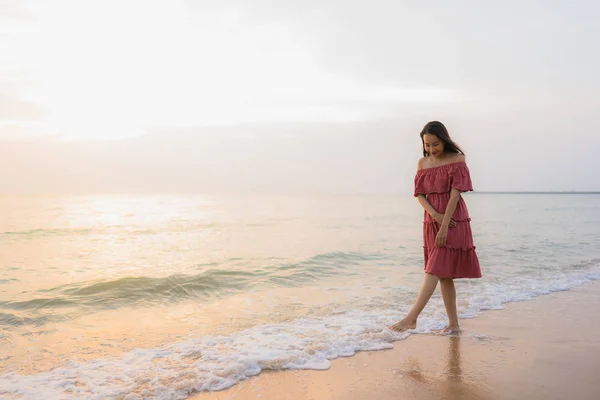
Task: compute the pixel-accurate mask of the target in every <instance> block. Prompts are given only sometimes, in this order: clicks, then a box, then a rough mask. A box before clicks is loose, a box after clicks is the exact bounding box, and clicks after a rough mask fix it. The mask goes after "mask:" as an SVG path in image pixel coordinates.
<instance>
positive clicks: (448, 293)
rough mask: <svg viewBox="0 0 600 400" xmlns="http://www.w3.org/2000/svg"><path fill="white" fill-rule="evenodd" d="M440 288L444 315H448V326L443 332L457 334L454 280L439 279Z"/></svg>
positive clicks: (458, 328)
mask: <svg viewBox="0 0 600 400" xmlns="http://www.w3.org/2000/svg"><path fill="white" fill-rule="evenodd" d="M440 287H441V289H442V299H443V300H444V306H445V307H446V314H448V326H447V327H446V328H445V329H444V331H443V332H445V333H451V332H458V331H459V330H460V327H459V326H458V312H457V311H456V287H455V286H454V279H451V278H441V279H440Z"/></svg>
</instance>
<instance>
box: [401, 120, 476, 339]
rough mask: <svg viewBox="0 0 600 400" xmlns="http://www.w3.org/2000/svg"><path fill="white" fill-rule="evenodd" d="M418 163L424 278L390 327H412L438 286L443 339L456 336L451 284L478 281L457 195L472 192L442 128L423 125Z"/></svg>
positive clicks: (459, 157)
mask: <svg viewBox="0 0 600 400" xmlns="http://www.w3.org/2000/svg"><path fill="white" fill-rule="evenodd" d="M421 141H422V142H423V156H424V157H423V158H421V159H420V160H419V163H418V166H417V174H416V176H415V191H414V195H415V196H416V197H417V198H418V200H419V203H420V204H421V206H423V208H424V210H425V212H424V214H425V218H424V223H423V243H424V251H425V278H424V280H423V284H422V286H421V290H420V292H419V295H418V297H417V300H416V302H415V304H414V306H413V307H412V309H411V310H410V312H409V313H408V315H407V316H406V317H405V318H404V319H403V320H402V321H400V322H398V323H396V324H394V325H392V326H390V329H393V330H395V331H398V332H403V331H405V330H408V329H415V328H416V327H417V318H418V317H419V314H421V311H423V309H424V308H425V305H426V304H427V302H428V301H429V299H430V298H431V295H432V294H433V292H434V291H435V288H436V286H437V283H438V281H440V286H441V289H442V298H443V300H444V306H445V307H446V313H447V314H448V326H447V327H446V328H445V329H444V333H451V332H457V331H459V330H460V328H459V325H458V315H457V311H456V289H455V287H454V279H456V278H481V270H480V267H479V259H478V258H477V253H476V252H475V246H474V245H473V235H472V233H471V225H470V223H469V221H470V220H471V219H470V218H469V212H468V211H467V206H466V204H465V201H464V200H463V198H462V196H461V193H462V192H467V191H471V190H473V187H472V183H471V177H470V174H469V169H468V167H467V164H466V162H465V155H464V153H463V151H462V150H461V149H460V147H458V145H457V144H456V143H454V141H452V139H451V138H450V135H449V134H448V131H447V130H446V127H445V126H444V124H442V123H441V122H438V121H432V122H429V123H427V125H425V127H424V128H423V130H422V131H421Z"/></svg>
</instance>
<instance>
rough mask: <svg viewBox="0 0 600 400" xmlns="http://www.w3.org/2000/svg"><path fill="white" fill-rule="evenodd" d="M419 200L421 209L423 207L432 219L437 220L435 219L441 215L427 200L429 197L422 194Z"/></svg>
mask: <svg viewBox="0 0 600 400" xmlns="http://www.w3.org/2000/svg"><path fill="white" fill-rule="evenodd" d="M417 200H419V204H420V205H421V207H423V208H424V209H425V211H427V213H428V214H429V215H431V217H432V218H434V219H435V217H436V216H437V215H438V214H439V213H438V212H437V211H436V209H435V208H433V206H432V205H431V203H430V202H429V200H427V197H426V196H425V195H424V194H420V195H419V196H418V197H417Z"/></svg>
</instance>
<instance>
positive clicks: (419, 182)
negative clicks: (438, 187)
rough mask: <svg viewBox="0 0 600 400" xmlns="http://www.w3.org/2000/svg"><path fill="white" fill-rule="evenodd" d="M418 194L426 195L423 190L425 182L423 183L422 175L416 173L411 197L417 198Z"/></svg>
mask: <svg viewBox="0 0 600 400" xmlns="http://www.w3.org/2000/svg"><path fill="white" fill-rule="evenodd" d="M420 194H427V192H426V190H425V182H423V175H422V174H421V173H420V172H419V171H417V175H416V176H415V189H414V193H413V195H414V196H415V197H417V196H418V195H420Z"/></svg>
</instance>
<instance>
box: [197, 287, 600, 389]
mask: <svg viewBox="0 0 600 400" xmlns="http://www.w3.org/2000/svg"><path fill="white" fill-rule="evenodd" d="M599 313H600V283H599V282H593V283H589V284H586V285H583V286H580V287H578V288H575V289H572V290H570V291H567V292H559V293H553V294H550V295H547V296H543V297H538V298H536V299H535V300H530V301H524V302H517V303H511V304H508V305H507V306H506V308H505V309H504V310H492V311H486V312H484V313H482V315H480V316H479V317H477V318H473V319H467V320H462V321H461V324H462V329H463V332H462V333H461V334H459V335H453V336H442V335H437V334H414V335H411V336H409V337H408V338H407V339H406V340H401V341H398V342H395V343H394V348H393V349H390V350H382V351H375V352H360V353H357V355H355V356H353V357H348V358H338V359H336V360H334V361H333V362H332V365H331V368H330V369H329V370H327V371H310V370H303V371H275V372H273V371H271V372H263V373H262V374H260V375H259V376H257V377H253V378H250V379H248V380H246V381H244V382H242V383H240V384H238V385H236V386H234V387H232V388H230V389H227V390H224V391H220V392H211V393H201V394H197V395H195V396H192V397H190V399H194V400H224V399H244V400H246V399H248V400H252V399H261V400H265V399H314V400H320V399H323V400H325V399H346V400H347V399H356V400H359V399H380V400H383V399H414V400H421V399H422V400H425V399H427V400H428V399H432V400H433V399H448V400H454V399H456V400H459V399H460V400H467V399H473V400H475V399H482V400H483V399H486V400H487V399H507V400H508V399H515V400H517V399H545V400H549V399H557V400H558V399H567V398H570V399H578V400H587V399H589V400H592V399H598V398H600V380H599V379H598V377H600V340H599V339H598V336H597V332H598V331H600V319H599V318H597V315H598V314H599Z"/></svg>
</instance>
